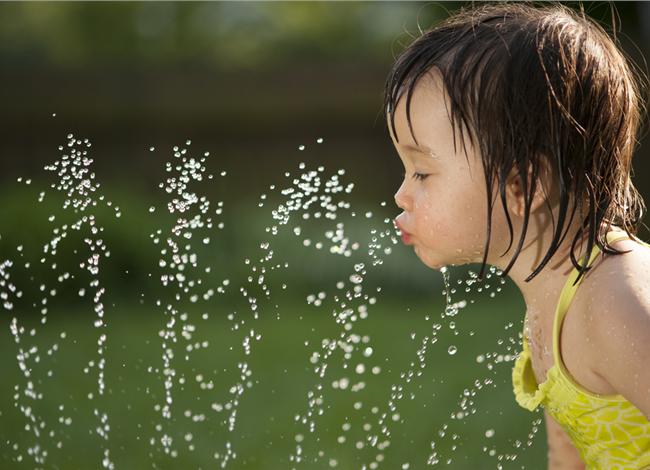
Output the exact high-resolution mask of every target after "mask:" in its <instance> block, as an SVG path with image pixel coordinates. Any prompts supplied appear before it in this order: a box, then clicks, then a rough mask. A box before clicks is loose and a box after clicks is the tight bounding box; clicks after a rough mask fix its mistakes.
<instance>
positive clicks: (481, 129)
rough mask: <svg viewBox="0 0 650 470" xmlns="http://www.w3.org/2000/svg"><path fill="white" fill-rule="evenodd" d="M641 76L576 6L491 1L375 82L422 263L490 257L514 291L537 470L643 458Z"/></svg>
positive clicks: (627, 463) (648, 305) (522, 394)
mask: <svg viewBox="0 0 650 470" xmlns="http://www.w3.org/2000/svg"><path fill="white" fill-rule="evenodd" d="M639 76H640V75H639V74H638V73H635V72H634V71H633V69H632V68H631V65H630V63H628V61H627V60H626V59H625V57H624V55H623V54H622V52H621V51H620V50H619V49H618V48H617V46H616V45H615V43H614V41H613V40H612V39H611V38H610V37H609V36H608V35H607V33H606V32H604V30H603V29H602V28H601V27H600V26H598V25H597V24H596V23H595V22H594V21H592V20H590V19H588V18H587V17H585V15H584V13H583V14H578V13H576V12H574V11H573V10H571V9H569V8H567V7H564V6H561V5H556V4H553V5H545V6H543V7H534V6H531V5H527V4H522V3H516V4H509V3H502V4H496V5H482V6H479V7H477V8H473V9H470V10H461V11H460V12H458V13H456V14H455V15H452V16H451V17H450V18H448V19H447V20H446V21H444V22H442V23H440V24H439V25H437V26H436V27H434V28H433V29H431V30H429V31H426V32H425V33H423V34H422V36H421V37H419V38H418V39H416V40H415V41H414V42H413V43H412V44H411V45H410V46H409V47H408V48H407V49H406V50H405V51H404V52H403V53H402V54H401V55H400V56H399V57H398V59H397V60H396V63H395V65H394V66H393V69H392V71H391V73H390V76H389V78H388V80H387V83H386V91H385V106H386V107H385V109H386V113H387V116H386V117H387V121H388V128H389V133H390V136H391V139H392V140H393V144H394V145H395V148H396V149H397V152H398V154H399V157H400V159H401V160H402V162H403V165H404V168H405V178H404V181H403V183H402V185H401V187H400V188H399V191H398V192H397V194H396V195H395V201H396V203H397V205H398V206H399V207H400V208H401V209H402V210H403V212H402V213H401V214H400V215H399V216H398V217H397V219H396V225H397V227H398V229H399V230H400V231H401V233H402V237H403V240H404V242H405V243H406V244H408V245H412V246H413V248H414V250H415V253H416V254H417V256H418V257H419V258H420V259H421V260H422V262H423V263H425V264H426V265H427V266H429V267H431V268H434V269H439V268H441V267H443V266H445V265H460V264H466V263H481V264H482V266H481V274H480V276H482V275H483V273H484V271H485V267H486V264H490V265H495V266H497V267H498V268H500V269H501V270H502V271H503V275H504V276H505V275H508V276H510V278H511V279H512V280H513V281H514V282H515V284H516V285H517V286H518V287H519V289H520V290H521V292H522V294H523V296H524V300H525V302H526V308H527V311H526V317H525V320H524V331H523V351H522V352H521V354H520V355H519V356H518V358H517V360H516V362H515V366H514V368H513V372H512V381H513V386H514V394H515V397H516V400H517V402H518V403H519V404H520V405H521V406H523V407H524V408H527V409H529V410H531V411H532V410H535V409H536V408H537V407H538V406H539V405H542V406H543V407H544V411H545V417H546V424H547V435H548V444H549V468H551V469H574V468H585V465H586V468H592V469H608V470H611V469H641V468H650V422H649V421H648V418H649V417H650V367H649V366H648V363H649V362H650V245H648V244H647V243H644V242H642V241H641V240H639V239H638V238H637V237H636V236H635V234H636V232H637V229H638V226H639V224H640V223H641V222H640V221H641V217H642V215H643V212H644V210H645V206H644V203H643V200H642V198H641V197H640V195H639V193H638V192H637V191H636V189H635V188H634V186H633V185H632V182H631V180H630V173H631V159H632V154H633V151H634V148H635V145H636V143H637V142H636V135H637V131H638V128H639V123H640V117H641V111H642V106H643V103H642V101H641V98H640V91H641V87H640V81H639V78H638V77H639ZM497 199H498V200H499V202H500V204H498V205H499V206H500V207H496V208H495V207H494V204H495V202H496V201H497ZM493 209H495V210H493ZM515 233H516V234H517V237H518V238H515V237H514V236H513V234H515ZM513 242H514V244H513Z"/></svg>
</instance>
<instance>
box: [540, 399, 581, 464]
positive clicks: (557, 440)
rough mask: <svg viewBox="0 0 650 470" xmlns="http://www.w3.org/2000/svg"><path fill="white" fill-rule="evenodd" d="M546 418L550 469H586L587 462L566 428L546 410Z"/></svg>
mask: <svg viewBox="0 0 650 470" xmlns="http://www.w3.org/2000/svg"><path fill="white" fill-rule="evenodd" d="M544 418H545V420H546V434H547V436H548V470H584V468H585V464H584V462H583V461H582V460H581V459H580V454H579V453H578V450H577V449H576V448H575V447H574V446H573V444H572V443H571V440H570V439H569V436H568V435H567V433H566V432H565V431H564V429H562V427H561V426H560V425H559V424H558V423H557V422H556V421H555V420H554V419H553V418H552V417H551V415H549V414H548V412H547V411H546V410H544Z"/></svg>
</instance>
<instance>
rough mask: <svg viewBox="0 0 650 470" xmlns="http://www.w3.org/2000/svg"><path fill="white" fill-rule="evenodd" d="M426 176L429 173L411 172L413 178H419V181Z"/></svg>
mask: <svg viewBox="0 0 650 470" xmlns="http://www.w3.org/2000/svg"><path fill="white" fill-rule="evenodd" d="M427 176H429V175H427V174H424V173H413V178H415V179H416V180H420V181H422V180H424V179H426V177H427Z"/></svg>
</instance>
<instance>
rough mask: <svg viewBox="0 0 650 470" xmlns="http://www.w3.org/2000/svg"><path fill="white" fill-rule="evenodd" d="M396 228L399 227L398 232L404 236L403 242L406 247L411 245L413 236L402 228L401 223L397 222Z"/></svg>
mask: <svg viewBox="0 0 650 470" xmlns="http://www.w3.org/2000/svg"><path fill="white" fill-rule="evenodd" d="M395 227H397V230H399V231H400V232H401V234H402V242H404V244H405V245H410V244H411V234H410V233H408V232H407V231H406V230H404V229H403V228H402V226H401V225H400V224H399V222H397V221H395Z"/></svg>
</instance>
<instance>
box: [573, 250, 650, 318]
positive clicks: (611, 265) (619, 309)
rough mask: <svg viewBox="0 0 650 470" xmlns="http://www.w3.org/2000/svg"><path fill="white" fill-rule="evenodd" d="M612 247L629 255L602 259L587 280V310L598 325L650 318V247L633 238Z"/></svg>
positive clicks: (585, 290) (585, 304)
mask: <svg viewBox="0 0 650 470" xmlns="http://www.w3.org/2000/svg"><path fill="white" fill-rule="evenodd" d="M612 247H614V248H616V249H617V250H619V251H627V253H624V254H620V255H606V256H604V257H600V256H599V258H598V260H597V262H595V263H594V265H593V268H592V269H591V270H590V271H589V272H588V273H587V275H586V276H585V278H584V281H583V288H584V293H583V296H582V299H583V307H586V308H587V309H588V310H589V311H590V312H592V315H593V318H592V320H593V321H592V323H593V324H594V325H596V324H597V323H600V322H604V324H605V325H606V324H607V323H609V322H617V321H621V320H628V321H629V320H631V319H632V317H633V316H636V315H640V316H649V315H650V247H647V246H644V245H642V244H640V243H638V242H636V241H633V240H629V239H627V240H619V241H617V242H614V243H613V244H612Z"/></svg>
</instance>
